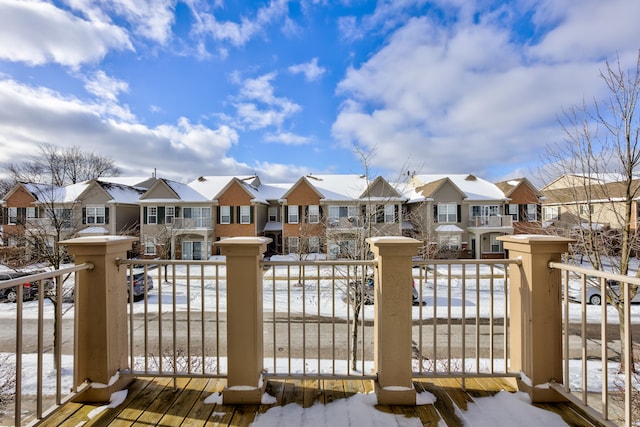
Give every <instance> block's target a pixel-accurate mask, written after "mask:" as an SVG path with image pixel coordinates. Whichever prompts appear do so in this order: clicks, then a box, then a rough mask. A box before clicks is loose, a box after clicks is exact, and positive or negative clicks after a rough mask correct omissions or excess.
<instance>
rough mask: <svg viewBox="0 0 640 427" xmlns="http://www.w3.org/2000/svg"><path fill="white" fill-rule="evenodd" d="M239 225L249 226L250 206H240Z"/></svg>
mask: <svg viewBox="0 0 640 427" xmlns="http://www.w3.org/2000/svg"><path fill="white" fill-rule="evenodd" d="M240 224H251V206H240Z"/></svg>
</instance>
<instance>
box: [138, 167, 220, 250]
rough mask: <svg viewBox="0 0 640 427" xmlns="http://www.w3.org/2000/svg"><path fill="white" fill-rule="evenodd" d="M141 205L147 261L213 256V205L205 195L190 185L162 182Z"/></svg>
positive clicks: (151, 190) (160, 180)
mask: <svg viewBox="0 0 640 427" xmlns="http://www.w3.org/2000/svg"><path fill="white" fill-rule="evenodd" d="M138 203H139V208H138V215H139V217H140V242H141V245H142V252H143V256H144V257H146V258H156V257H159V258H169V259H184V260H203V259H207V258H208V257H209V256H210V255H211V245H212V244H213V242H214V240H215V237H214V225H213V213H212V212H213V205H212V203H211V200H209V199H207V198H206V197H205V196H204V195H202V194H200V193H199V192H198V191H196V190H194V189H193V188H192V187H190V186H189V185H187V184H182V183H179V182H175V181H171V180H168V179H158V180H157V181H156V182H155V183H154V184H153V185H152V186H151V187H150V188H149V189H148V190H147V191H146V192H145V193H144V194H142V195H141V196H140V198H139V202H138Z"/></svg>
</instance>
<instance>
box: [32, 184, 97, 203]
mask: <svg viewBox="0 0 640 427" xmlns="http://www.w3.org/2000/svg"><path fill="white" fill-rule="evenodd" d="M90 183H91V182H90V181H85V182H81V183H78V184H71V185H67V186H65V187H58V186H54V185H50V184H36V183H31V182H23V183H22V185H23V186H24V187H25V188H26V189H27V191H29V192H30V193H31V194H33V196H34V197H35V198H36V200H37V201H38V202H42V203H52V202H55V203H72V202H75V201H76V200H77V199H78V197H79V196H80V195H81V194H82V193H83V192H84V191H85V190H86V189H87V187H89V185H90Z"/></svg>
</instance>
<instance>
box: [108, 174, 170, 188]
mask: <svg viewBox="0 0 640 427" xmlns="http://www.w3.org/2000/svg"><path fill="white" fill-rule="evenodd" d="M157 179H158V178H156V177H153V176H101V177H99V178H97V180H98V181H101V182H110V183H113V184H121V185H126V186H129V187H140V188H144V189H149V188H151V186H152V185H153V184H154V183H155V182H156V180H157Z"/></svg>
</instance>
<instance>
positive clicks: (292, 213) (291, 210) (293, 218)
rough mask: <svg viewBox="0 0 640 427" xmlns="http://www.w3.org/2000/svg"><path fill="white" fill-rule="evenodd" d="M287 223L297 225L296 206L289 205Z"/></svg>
mask: <svg viewBox="0 0 640 427" xmlns="http://www.w3.org/2000/svg"><path fill="white" fill-rule="evenodd" d="M288 216H289V217H288V222H289V224H297V223H298V221H299V220H300V219H299V218H298V205H289V209H288Z"/></svg>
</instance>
